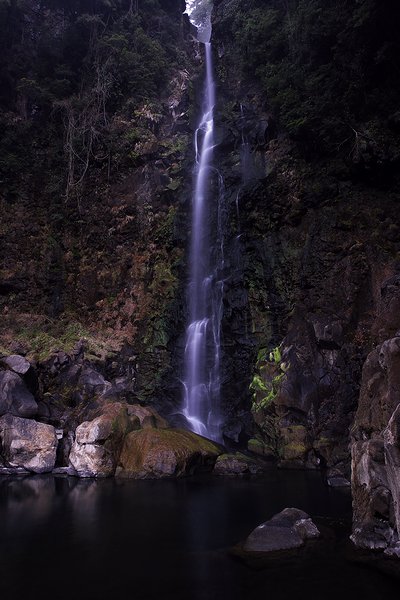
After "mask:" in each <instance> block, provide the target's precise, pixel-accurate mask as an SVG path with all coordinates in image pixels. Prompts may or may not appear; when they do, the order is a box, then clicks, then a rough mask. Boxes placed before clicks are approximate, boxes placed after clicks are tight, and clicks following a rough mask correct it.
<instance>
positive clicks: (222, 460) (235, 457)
mask: <svg viewBox="0 0 400 600" xmlns="http://www.w3.org/2000/svg"><path fill="white" fill-rule="evenodd" d="M262 471H263V465H262V463H261V462H260V461H257V460H254V459H252V458H250V457H249V456H246V455H245V454H241V453H239V452H238V453H236V454H221V456H219V457H218V458H217V462H216V463H215V467H214V473H216V474H217V475H247V474H251V475H255V474H256V473H262Z"/></svg>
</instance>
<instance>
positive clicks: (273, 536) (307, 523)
mask: <svg viewBox="0 0 400 600" xmlns="http://www.w3.org/2000/svg"><path fill="white" fill-rule="evenodd" d="M319 535H320V532H319V530H318V528H317V526H316V525H315V523H313V521H312V520H311V518H310V517H309V515H308V514H307V513H305V512H304V511H302V510H299V509H297V508H285V510H283V511H282V512H280V513H279V514H277V515H275V516H274V517H272V519H270V520H269V521H266V522H265V523H263V524H262V525H259V526H258V527H256V529H254V531H252V532H251V534H250V535H249V537H248V538H247V539H246V541H245V542H244V545H243V550H244V551H245V552H278V551H279V550H292V549H294V548H300V547H301V546H303V545H304V543H305V541H307V540H310V539H315V538H318V537H319Z"/></svg>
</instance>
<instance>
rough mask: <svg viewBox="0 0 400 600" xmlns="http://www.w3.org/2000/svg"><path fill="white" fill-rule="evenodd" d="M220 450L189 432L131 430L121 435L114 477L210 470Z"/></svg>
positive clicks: (153, 475)
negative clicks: (117, 463) (121, 440)
mask: <svg viewBox="0 0 400 600" xmlns="http://www.w3.org/2000/svg"><path fill="white" fill-rule="evenodd" d="M221 453H222V449H221V448H220V446H218V445H217V444H214V443H213V442H211V441H210V440H207V439H205V438H203V437H201V436H199V435H196V434H195V433H191V432H189V431H183V430H179V429H143V430H140V431H132V432H131V433H129V434H128V435H127V436H126V438H125V441H124V445H123V448H122V452H121V456H120V460H119V465H118V467H117V471H116V476H117V477H128V478H133V479H156V478H165V477H180V476H184V475H192V474H193V473H195V472H198V471H211V470H212V468H213V467H214V464H215V461H216V460H217V458H218V456H219V455H220V454H221Z"/></svg>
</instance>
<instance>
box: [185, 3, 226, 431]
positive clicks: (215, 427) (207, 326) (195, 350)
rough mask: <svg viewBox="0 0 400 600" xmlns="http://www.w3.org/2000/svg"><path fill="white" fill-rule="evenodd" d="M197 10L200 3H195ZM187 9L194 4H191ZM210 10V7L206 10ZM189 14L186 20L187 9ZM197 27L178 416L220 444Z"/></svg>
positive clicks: (206, 30)
mask: <svg viewBox="0 0 400 600" xmlns="http://www.w3.org/2000/svg"><path fill="white" fill-rule="evenodd" d="M197 4H199V3H197ZM190 5H191V6H193V5H194V3H190ZM207 6H208V7H210V4H207ZM188 10H189V14H190V8H189V9H188ZM192 22H193V24H194V25H195V26H196V27H197V31H198V40H199V42H200V43H202V45H203V47H204V56H205V58H204V63H205V78H204V101H203V112H202V115H201V118H200V122H199V126H198V127H197V129H196V132H195V156H196V161H195V170H194V186H193V198H192V226H191V243H190V255H189V270H190V273H189V278H190V280H189V286H188V309H189V322H188V326H187V330H186V344H185V359H184V363H185V364H184V380H183V388H184V400H183V410H182V413H183V415H184V416H185V418H186V420H187V422H188V424H189V428H190V429H191V430H192V431H194V432H195V433H198V434H200V435H203V436H205V437H208V438H210V439H212V440H215V441H221V431H220V428H221V423H220V415H219V400H220V387H221V383H220V360H221V319H222V300H223V287H224V284H223V276H222V273H223V268H224V254H223V252H224V240H223V226H222V225H223V218H222V211H223V181H222V178H221V176H220V175H219V173H218V172H217V170H216V169H215V167H214V166H213V162H212V155H213V148H214V107H215V82H214V75H213V62H212V47H211V43H210V36H211V20H210V13H209V12H208V11H207V10H206V12H205V13H203V14H202V20H201V22H196V21H193V20H192Z"/></svg>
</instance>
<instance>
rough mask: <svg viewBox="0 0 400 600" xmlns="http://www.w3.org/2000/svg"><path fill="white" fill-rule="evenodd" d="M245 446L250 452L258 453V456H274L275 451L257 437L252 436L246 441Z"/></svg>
mask: <svg viewBox="0 0 400 600" xmlns="http://www.w3.org/2000/svg"><path fill="white" fill-rule="evenodd" d="M247 448H248V450H249V451H250V452H254V454H258V455H259V456H264V458H275V457H276V456H275V453H274V451H273V450H272V448H270V447H269V446H267V445H266V444H264V443H263V442H262V441H261V440H259V439H257V438H252V439H251V440H249V441H248V442H247Z"/></svg>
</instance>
